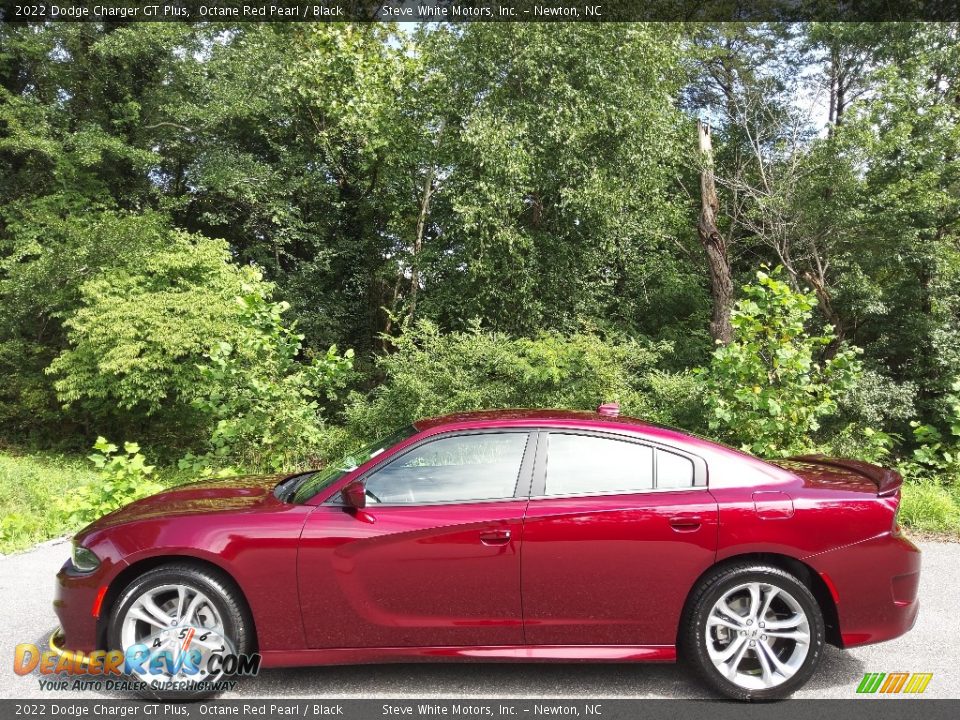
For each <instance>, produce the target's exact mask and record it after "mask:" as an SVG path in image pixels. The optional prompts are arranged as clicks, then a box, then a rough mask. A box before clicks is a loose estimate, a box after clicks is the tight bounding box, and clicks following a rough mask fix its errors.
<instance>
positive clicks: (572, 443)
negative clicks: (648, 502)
mask: <svg viewBox="0 0 960 720" xmlns="http://www.w3.org/2000/svg"><path fill="white" fill-rule="evenodd" d="M652 488H653V448H651V447H648V446H646V445H639V444H637V443H632V442H626V441H623V440H613V439H610V438H603V437H597V436H594V435H566V434H562V433H550V435H549V445H548V448H547V473H546V488H545V492H546V494H547V495H578V494H592V493H616V492H633V491H640V490H651V489H652Z"/></svg>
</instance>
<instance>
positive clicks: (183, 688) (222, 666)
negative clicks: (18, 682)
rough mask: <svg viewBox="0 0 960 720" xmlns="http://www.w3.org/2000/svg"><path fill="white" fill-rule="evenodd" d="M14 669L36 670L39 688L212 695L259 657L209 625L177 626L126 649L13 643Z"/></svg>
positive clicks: (256, 666)
mask: <svg viewBox="0 0 960 720" xmlns="http://www.w3.org/2000/svg"><path fill="white" fill-rule="evenodd" d="M13 670H14V672H15V673H16V674H18V675H27V674H29V673H32V672H37V673H39V674H40V675H41V676H42V678H41V680H40V687H41V689H43V690H51V691H57V690H71V689H79V688H80V687H83V688H85V689H94V690H114V691H121V692H137V693H143V692H151V693H158V694H163V693H190V694H192V693H211V692H222V691H224V690H230V689H232V688H233V686H234V685H235V681H233V680H226V679H224V678H225V677H226V676H230V675H244V676H253V675H256V674H257V673H258V672H259V670H260V655H259V654H246V653H240V654H238V653H236V652H234V649H233V646H232V644H231V643H230V642H229V641H228V640H227V639H226V638H224V637H223V636H222V635H220V634H219V633H217V632H216V631H214V630H211V629H209V628H202V627H192V626H181V627H179V628H172V629H169V630H164V631H161V632H159V633H157V634H156V635H155V636H153V637H149V638H145V639H144V641H143V642H139V643H136V644H134V645H131V646H129V647H127V648H126V649H125V650H98V651H95V652H92V653H89V654H85V653H80V652H70V651H65V650H60V649H58V648H57V647H56V646H55V645H54V644H53V643H51V649H50V650H43V651H41V650H40V649H39V648H38V647H37V646H36V645H33V644H31V643H23V644H20V645H17V647H16V650H15V652H14V658H13Z"/></svg>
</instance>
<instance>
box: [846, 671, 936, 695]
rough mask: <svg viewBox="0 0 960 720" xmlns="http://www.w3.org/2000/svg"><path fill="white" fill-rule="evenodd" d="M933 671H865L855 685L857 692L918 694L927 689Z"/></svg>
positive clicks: (867, 693)
mask: <svg viewBox="0 0 960 720" xmlns="http://www.w3.org/2000/svg"><path fill="white" fill-rule="evenodd" d="M932 679H933V673H905V672H895V673H867V674H866V675H864V676H863V680H861V681H860V684H859V685H858V686H857V692H858V693H862V694H865V695H872V694H873V693H885V694H888V695H889V694H893V693H913V694H919V693H922V692H923V691H924V690H926V689H927V685H929V684H930V680H932Z"/></svg>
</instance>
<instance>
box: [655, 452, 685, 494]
mask: <svg viewBox="0 0 960 720" xmlns="http://www.w3.org/2000/svg"><path fill="white" fill-rule="evenodd" d="M693 481H694V473H693V461H692V460H690V458H686V457H684V456H683V455H677V454H676V453H672V452H667V451H666V450H660V449H659V448H657V489H659V490H662V489H664V488H666V489H668V490H669V489H673V488H688V487H693Z"/></svg>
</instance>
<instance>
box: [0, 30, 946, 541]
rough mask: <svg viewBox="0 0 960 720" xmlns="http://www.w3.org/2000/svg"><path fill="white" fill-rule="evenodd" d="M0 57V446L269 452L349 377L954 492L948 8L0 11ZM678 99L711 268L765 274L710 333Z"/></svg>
mask: <svg viewBox="0 0 960 720" xmlns="http://www.w3.org/2000/svg"><path fill="white" fill-rule="evenodd" d="M0 48H2V49H0V428H2V435H3V436H4V437H5V438H16V439H17V441H18V442H23V441H25V439H29V440H30V441H33V442H35V443H36V444H37V445H38V446H40V447H48V448H49V447H53V446H58V447H60V446H63V447H67V446H70V447H73V448H82V447H85V446H87V445H88V444H89V443H90V441H92V439H93V438H92V436H91V435H90V433H91V428H96V429H98V430H99V431H100V432H102V433H103V434H104V435H107V436H109V437H136V438H139V439H141V440H142V441H143V442H144V443H145V444H146V443H149V446H150V448H151V453H152V455H151V457H157V458H159V459H160V460H161V461H166V460H168V459H171V458H182V457H183V455H184V453H186V452H188V451H192V452H193V453H198V452H199V453H200V457H197V456H196V455H188V457H187V459H186V461H185V464H186V465H188V466H190V467H191V468H195V469H197V471H200V470H206V471H215V470H218V471H226V470H228V469H230V468H233V469H238V468H240V467H241V466H242V467H243V468H248V469H259V468H262V469H273V468H280V467H291V468H292V467H298V466H301V465H304V464H310V463H313V462H314V458H319V457H323V456H326V455H327V454H328V452H329V448H330V447H332V446H333V445H337V444H342V443H345V442H348V439H347V438H346V437H345V433H346V431H345V430H344V428H343V427H342V423H341V420H342V417H341V414H340V413H341V410H343V408H342V407H341V403H342V402H343V400H342V395H343V394H344V392H343V391H344V389H345V388H346V387H347V385H346V383H347V382H348V381H350V382H351V383H353V381H354V380H355V383H354V384H353V385H351V386H352V387H356V388H362V390H363V394H361V393H359V392H358V393H356V394H354V395H353V396H352V399H351V400H350V402H349V404H348V407H347V408H346V410H347V418H348V420H349V426H348V429H349V431H350V433H352V434H354V435H363V436H364V437H366V436H367V435H369V434H376V433H379V432H381V431H383V430H387V429H390V428H391V426H393V425H394V424H396V423H398V422H405V421H407V420H409V419H410V418H412V417H415V416H418V415H424V414H432V413H435V412H443V411H446V410H449V409H466V408H474V407H480V406H503V405H534V406H538V405H561V406H573V407H584V408H591V407H594V406H595V405H596V404H597V403H598V402H599V401H600V400H602V399H610V398H612V397H616V398H618V399H620V400H621V401H622V402H623V404H624V406H625V410H626V411H627V412H632V413H634V414H639V415H644V416H646V417H649V418H651V419H655V420H660V421H662V422H670V423H674V424H678V425H680V426H682V427H685V428H689V429H693V430H699V431H701V432H706V433H716V434H718V435H720V436H721V437H723V438H724V439H726V440H728V441H731V442H734V443H737V444H743V445H746V446H747V447H748V448H750V449H751V450H754V451H756V452H760V453H767V454H782V453H787V452H794V451H797V450H804V449H812V448H816V449H820V450H823V451H829V452H833V453H840V454H848V455H853V456H857V457H861V458H865V459H873V460H875V461H879V462H885V463H889V464H894V463H897V462H901V463H902V464H903V467H904V468H905V470H906V471H907V474H908V475H910V476H914V477H922V478H927V479H931V481H932V479H934V478H935V479H936V480H937V481H938V482H941V483H943V484H948V483H953V482H955V481H954V480H953V478H955V477H956V476H957V463H956V458H957V454H958V441H957V437H956V433H955V431H954V430H953V429H952V425H953V424H954V423H955V422H956V418H957V414H958V413H957V411H956V407H955V399H954V397H955V395H956V390H951V382H952V381H953V380H954V378H955V376H956V368H957V366H958V364H960V329H958V328H960V246H958V243H957V238H958V236H960V192H958V188H960V132H958V131H957V129H958V127H960V104H958V103H957V102H956V98H957V97H958V95H960V80H958V78H960V51H958V48H960V43H958V30H957V26H956V25H955V24H949V23H944V24H938V23H903V24H901V23H886V24H872V25H871V24H863V23H860V24H855V23H851V24H846V25H844V24H835V23H826V24H821V23H813V24H781V23H730V24H726V25H723V26H711V25H704V24H685V25H680V24H644V23H620V24H617V25H616V26H615V27H614V26H604V27H600V26H594V25H590V24H535V23H534V24H529V23H527V24H524V23H512V24H506V25H502V26H499V25H498V26H493V25H490V24H484V23H471V24H466V25H464V26H462V27H456V28H452V27H447V26H444V25H439V26H438V25H432V24H428V25H423V26H420V27H417V28H414V29H411V28H407V27H404V28H403V30H402V31H401V30H400V28H398V27H397V26H394V25H391V24H384V23H380V24H350V23H334V24H323V23H320V24H309V23H260V24H257V23H237V24H233V25H231V24H229V23H226V24H225V23H196V24H178V23H148V24H113V23H102V24H97V23H46V24H32V25H30V24H27V25H24V24H11V23H6V24H4V25H2V26H0ZM798 67H801V68H805V71H804V72H803V73H800V74H798V73H796V68H798ZM811 76H813V77H811ZM808 80H812V81H814V82H817V81H819V82H820V83H821V84H822V86H823V87H825V88H829V91H830V93H831V94H830V100H832V102H830V118H829V120H828V122H827V126H826V127H824V126H823V123H822V120H820V119H816V118H814V119H811V117H808V116H807V113H806V111H805V108H806V107H807V106H808V105H809V86H808ZM841 86H842V87H841ZM867 90H869V91H867ZM814 115H816V113H815V114H814ZM696 117H709V118H711V119H712V120H713V121H714V130H715V133H714V136H713V137H714V146H715V170H716V173H717V178H718V185H719V190H720V198H719V199H720V209H719V218H718V224H719V227H720V229H721V232H722V233H723V235H724V238H725V239H726V240H727V241H728V244H729V250H730V259H731V263H732V271H733V276H734V279H735V280H737V281H742V280H743V279H747V278H751V277H753V275H754V273H755V271H756V268H757V267H758V266H760V265H762V264H763V263H770V264H778V263H779V264H781V265H783V266H784V268H785V275H784V276H775V277H774V278H773V282H774V284H773V285H767V286H764V285H760V286H758V287H757V288H754V289H752V290H748V291H747V294H746V296H744V298H743V299H742V305H741V307H740V309H739V310H738V320H737V321H738V322H739V323H740V324H741V327H740V328H738V332H739V333H740V337H739V338H738V339H737V341H736V342H735V343H734V344H733V345H731V346H730V347H728V348H721V349H716V348H714V347H711V345H710V342H709V336H708V334H707V326H708V319H709V310H710V304H711V294H710V284H709V279H708V275H707V272H706V264H705V262H704V258H703V254H702V249H701V248H700V247H699V244H698V242H697V236H696V230H695V226H696V219H697V212H698V211H699V207H698V205H699V204H698V193H699V187H698V170H699V156H698V154H697V152H696V148H695V147H694V145H695V142H694V140H695V130H694V119H695V118H696ZM841 120H842V122H841ZM212 238H218V239H216V240H214V239H212ZM785 278H788V281H786V280H785ZM776 283H779V285H777V284H776ZM787 283H789V286H790V287H791V288H797V287H801V286H806V285H808V284H809V285H810V286H811V287H812V288H813V290H814V291H815V294H816V297H817V299H818V301H817V303H816V305H814V304H813V301H812V299H811V298H810V297H809V296H808V295H805V294H803V293H799V294H797V293H794V294H790V293H786V294H784V292H781V291H782V290H784V288H785V287H786V284H787ZM248 286H249V287H252V288H253V289H252V290H250V289H245V288H248ZM756 293H759V295H757V294H756ZM238 295H243V296H247V298H248V300H249V298H251V297H253V298H260V299H259V300H252V301H251V302H253V303H254V304H255V305H256V306H257V308H259V309H257V308H251V307H247V306H246V305H243V304H237V303H236V302H235V299H234V298H235V297H236V296H238ZM268 297H278V298H279V297H282V298H285V299H287V300H289V302H290V308H289V310H287V311H286V312H285V313H283V318H285V319H284V320H283V321H281V320H280V319H279V318H280V316H281V309H280V308H281V306H279V305H277V304H276V303H272V302H271V301H269V300H267V299H266V298H268ZM815 316H822V318H823V320H824V321H825V322H827V323H828V324H829V325H830V326H831V327H832V328H833V329H832V331H823V332H821V331H820V330H819V329H818V328H816V324H817V321H816V320H815ZM286 318H288V319H286ZM470 318H479V319H480V325H479V326H471V325H470V321H469V319H470ZM421 321H425V322H426V324H421ZM768 322H769V323H770V325H769V327H768V325H767V323H768ZM294 326H295V327H296V328H297V330H294ZM481 326H482V328H483V331H480V330H479V329H478V328H479V327H481ZM832 335H836V338H834V339H833V340H831V339H830V338H831V336H832ZM645 338H650V340H646V339H645ZM334 344H335V347H339V348H353V349H354V350H355V351H356V352H357V357H358V358H359V361H358V363H357V368H356V371H357V372H356V375H355V376H354V375H352V374H351V371H349V370H348V365H349V364H350V363H349V360H350V358H349V355H348V354H343V353H341V352H339V351H337V350H336V349H330V348H331V346H332V345H334ZM854 346H856V347H860V348H863V349H864V354H863V366H864V367H863V368H862V369H861V368H860V367H859V361H858V360H857V358H855V357H854V355H853V351H852V350H849V349H846V348H851V347H854ZM711 353H713V356H711ZM707 364H709V367H708V368H706V369H705V370H704V371H702V372H701V373H699V374H696V373H694V372H693V369H694V368H696V367H698V366H703V365H707ZM851 378H856V382H851ZM381 383H385V384H383V385H382V386H381ZM704 397H706V403H707V409H708V412H707V413H706V414H705V413H704V412H703V404H704ZM910 420H915V422H916V425H915V427H914V430H913V432H911V430H910V426H909V424H908V421H910ZM197 438H202V439H203V440H202V443H200V444H198V442H197ZM201 444H202V445H203V446H202V449H200V448H201ZM31 477H32V476H31ZM34 517H37V516H36V515H34V511H33V510H29V511H24V512H22V513H21V512H20V511H16V514H14V513H13V510H11V513H8V514H7V516H6V517H5V519H4V520H3V522H5V523H6V525H5V527H6V528H7V530H6V531H5V532H7V533H8V534H10V535H15V536H16V537H22V538H30V537H32V538H36V537H41V536H42V535H43V532H44V530H43V528H40V527H37V526H34V525H32V523H33V522H34V521H33V520H32V519H31V518H34Z"/></svg>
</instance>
